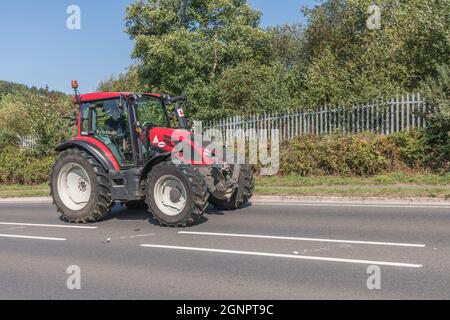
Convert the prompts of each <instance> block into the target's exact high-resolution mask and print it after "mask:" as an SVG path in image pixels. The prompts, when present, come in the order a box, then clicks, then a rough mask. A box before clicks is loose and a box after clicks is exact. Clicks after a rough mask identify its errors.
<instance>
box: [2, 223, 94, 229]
mask: <svg viewBox="0 0 450 320" xmlns="http://www.w3.org/2000/svg"><path fill="white" fill-rule="evenodd" d="M0 225H5V226H28V227H45V228H70V229H97V228H98V227H88V226H72V225H63V224H36V223H16V222H0Z"/></svg>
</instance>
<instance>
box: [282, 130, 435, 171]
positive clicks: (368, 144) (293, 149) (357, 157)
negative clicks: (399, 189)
mask: <svg viewBox="0 0 450 320" xmlns="http://www.w3.org/2000/svg"><path fill="white" fill-rule="evenodd" d="M426 150H427V148H426V146H425V144H424V139H423V133H422V132H420V131H413V132H409V133H396V134H393V135H390V136H379V135H376V134H370V133H362V134H357V135H352V136H350V135H343V134H334V135H330V136H321V137H317V136H307V137H300V138H297V139H295V140H292V141H290V142H287V143H285V144H283V146H282V147H281V168H280V169H281V173H282V174H299V175H303V176H309V175H341V176H352V175H355V176H372V175H377V174H381V173H384V172H389V171H394V170H405V169H406V170H420V169H427V168H426Z"/></svg>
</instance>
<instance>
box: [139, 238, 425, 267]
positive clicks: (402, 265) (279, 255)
mask: <svg viewBox="0 0 450 320" xmlns="http://www.w3.org/2000/svg"><path fill="white" fill-rule="evenodd" d="M140 246H141V247H146V248H159V249H172V250H184V251H201V252H214V253H227V254H238V255H248V256H262V257H274V258H285V259H299V260H313V261H327V262H342V263H354V264H366V265H377V266H391V267H404V268H421V267H422V265H421V264H409V263H400V262H387V261H371V260H353V259H339V258H328V257H314V256H298V255H290V254H276V253H266V252H252V251H234V250H221V249H207V248H194V247H177V246H165V245H154V244H141V245H140Z"/></svg>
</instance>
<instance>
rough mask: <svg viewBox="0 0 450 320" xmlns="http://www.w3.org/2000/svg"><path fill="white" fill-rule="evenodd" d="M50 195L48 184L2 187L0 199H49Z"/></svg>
mask: <svg viewBox="0 0 450 320" xmlns="http://www.w3.org/2000/svg"><path fill="white" fill-rule="evenodd" d="M49 194H50V189H49V187H48V184H39V185H34V186H31V185H18V184H13V185H0V198H19V197H47V196H48V195H49Z"/></svg>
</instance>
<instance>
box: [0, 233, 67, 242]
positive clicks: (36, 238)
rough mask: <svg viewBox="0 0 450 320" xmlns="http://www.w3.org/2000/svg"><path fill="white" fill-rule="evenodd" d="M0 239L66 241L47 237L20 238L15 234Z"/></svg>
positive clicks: (2, 236)
mask: <svg viewBox="0 0 450 320" xmlns="http://www.w3.org/2000/svg"><path fill="white" fill-rule="evenodd" d="M0 238H18V239H32V240H49V241H66V240H67V239H65V238H46V237H32V236H19V235H15V234H0Z"/></svg>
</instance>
